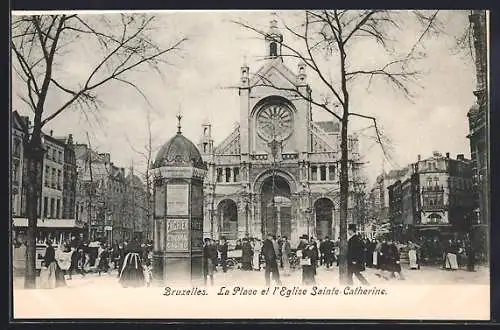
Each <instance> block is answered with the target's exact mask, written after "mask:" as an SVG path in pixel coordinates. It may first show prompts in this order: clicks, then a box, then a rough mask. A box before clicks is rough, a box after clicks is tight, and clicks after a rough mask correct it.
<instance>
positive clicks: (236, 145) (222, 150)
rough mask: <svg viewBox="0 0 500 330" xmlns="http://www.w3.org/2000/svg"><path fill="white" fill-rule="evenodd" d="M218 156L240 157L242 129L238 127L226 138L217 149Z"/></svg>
mask: <svg viewBox="0 0 500 330" xmlns="http://www.w3.org/2000/svg"><path fill="white" fill-rule="evenodd" d="M215 154H217V155H239V154H240V128H239V127H236V128H235V129H234V131H233V132H232V133H231V134H230V135H229V136H228V137H227V138H225V139H224V140H223V141H222V142H221V143H220V144H219V145H218V146H217V147H216V148H215Z"/></svg>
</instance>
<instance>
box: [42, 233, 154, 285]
mask: <svg viewBox="0 0 500 330" xmlns="http://www.w3.org/2000/svg"><path fill="white" fill-rule="evenodd" d="M45 244H46V248H45V254H44V259H43V261H42V268H41V270H40V283H41V284H40V287H41V288H47V289H51V288H56V287H59V286H65V285H66V280H71V279H72V277H73V275H74V274H75V273H77V274H80V275H81V276H83V277H85V276H86V275H87V274H88V273H90V272H96V273H98V274H99V276H100V275H101V274H102V273H109V272H111V271H114V270H115V271H117V273H118V278H119V282H120V283H121V284H122V286H124V287H128V286H131V287H132V286H143V285H149V284H150V282H151V277H152V260H151V259H152V252H153V245H152V242H151V241H146V242H144V243H142V244H141V243H139V240H138V239H134V240H132V241H131V242H130V243H129V242H127V241H124V242H122V243H118V242H115V243H114V244H113V245H108V244H107V243H105V242H101V241H95V242H90V243H89V242H86V241H84V240H82V239H78V238H76V237H75V236H73V237H71V239H70V240H69V241H66V242H64V243H63V244H61V245H60V246H59V247H58V249H57V250H56V249H55V248H54V247H53V245H52V241H51V240H50V239H49V240H47V241H46V242H45ZM66 277H67V278H66Z"/></svg>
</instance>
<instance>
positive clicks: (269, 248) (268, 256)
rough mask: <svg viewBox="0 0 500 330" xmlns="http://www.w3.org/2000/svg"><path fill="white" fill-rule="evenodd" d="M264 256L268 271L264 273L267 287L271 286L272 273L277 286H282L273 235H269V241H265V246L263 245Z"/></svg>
mask: <svg viewBox="0 0 500 330" xmlns="http://www.w3.org/2000/svg"><path fill="white" fill-rule="evenodd" d="M262 254H263V255H264V260H265V262H266V269H265V273H264V277H265V279H266V285H267V286H270V285H271V276H270V274H271V273H272V276H273V280H274V281H275V282H276V284H278V285H280V284H281V281H280V273H279V271H278V263H277V256H276V250H275V248H274V245H273V235H272V234H268V235H267V239H266V240H264V244H263V245H262Z"/></svg>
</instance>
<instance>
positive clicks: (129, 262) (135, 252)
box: [119, 240, 146, 288]
mask: <svg viewBox="0 0 500 330" xmlns="http://www.w3.org/2000/svg"><path fill="white" fill-rule="evenodd" d="M126 252H127V253H126V255H125V259H124V260H123V264H122V267H121V270H120V279H119V282H120V284H121V285H122V286H123V287H124V288H127V287H141V286H144V285H145V284H146V282H145V279H144V271H143V267H142V262H141V256H140V252H141V247H140V245H139V243H138V242H137V240H134V241H132V242H131V243H130V244H128V245H127V250H126Z"/></svg>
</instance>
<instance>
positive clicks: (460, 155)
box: [457, 154, 465, 160]
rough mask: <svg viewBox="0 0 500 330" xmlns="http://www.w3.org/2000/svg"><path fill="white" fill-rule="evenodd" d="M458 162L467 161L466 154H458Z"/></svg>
mask: <svg viewBox="0 0 500 330" xmlns="http://www.w3.org/2000/svg"><path fill="white" fill-rule="evenodd" d="M457 160H465V158H464V154H458V155H457Z"/></svg>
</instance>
